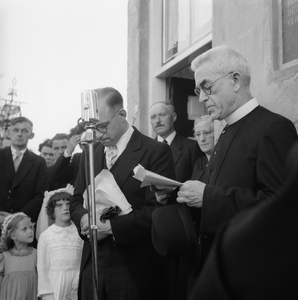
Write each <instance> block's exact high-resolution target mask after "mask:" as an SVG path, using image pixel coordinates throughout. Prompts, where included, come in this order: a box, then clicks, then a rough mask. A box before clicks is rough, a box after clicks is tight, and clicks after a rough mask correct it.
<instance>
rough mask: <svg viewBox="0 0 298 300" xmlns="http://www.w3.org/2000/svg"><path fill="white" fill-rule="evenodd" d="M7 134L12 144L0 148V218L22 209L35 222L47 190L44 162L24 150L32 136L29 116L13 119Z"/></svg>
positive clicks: (0, 219) (31, 124)
mask: <svg viewBox="0 0 298 300" xmlns="http://www.w3.org/2000/svg"><path fill="white" fill-rule="evenodd" d="M9 135H10V139H11V146H10V147H7V148H4V149H0V211H1V217H3V216H4V215H7V214H12V213H16V212H24V213H25V214H26V215H28V216H29V217H30V218H31V220H32V222H36V220H37V218H38V214H39V211H40V208H41V205H42V202H43V197H44V192H45V191H46V190H47V189H48V177H47V166H46V162H45V160H44V159H43V158H42V157H40V156H38V155H36V154H34V153H33V152H31V151H29V150H28V149H27V145H28V142H29V140H30V139H33V137H34V133H33V123H32V122H31V121H30V120H29V119H27V118H25V117H18V118H15V119H13V120H12V123H11V127H10V128H9ZM0 221H3V219H2V218H0Z"/></svg>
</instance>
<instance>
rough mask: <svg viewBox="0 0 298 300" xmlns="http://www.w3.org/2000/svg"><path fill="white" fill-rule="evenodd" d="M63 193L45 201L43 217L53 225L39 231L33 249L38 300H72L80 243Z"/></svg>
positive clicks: (67, 198) (77, 279) (75, 283)
mask: <svg viewBox="0 0 298 300" xmlns="http://www.w3.org/2000/svg"><path fill="white" fill-rule="evenodd" d="M70 197H71V195H70V194H69V193H67V192H57V193H55V194H54V195H52V196H51V197H50V198H49V201H48V203H47V205H46V213H47V215H48V216H49V217H50V218H52V219H54V220H55V223H54V224H53V225H51V226H50V227H48V228H47V229H46V230H45V231H43V232H42V233H41V235H40V237H39V240H38V245H37V271H38V296H39V297H41V298H42V300H45V299H46V300H70V299H71V300H76V299H77V298H78V297H77V292H78V291H77V289H78V281H79V270H80V262H81V254H82V240H81V239H80V237H79V235H78V232H77V228H76V227H75V225H74V224H73V223H72V222H71V220H70V213H69V201H70Z"/></svg>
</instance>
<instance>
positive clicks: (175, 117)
mask: <svg viewBox="0 0 298 300" xmlns="http://www.w3.org/2000/svg"><path fill="white" fill-rule="evenodd" d="M172 118H173V122H175V121H176V120H177V114H176V112H173V114H172Z"/></svg>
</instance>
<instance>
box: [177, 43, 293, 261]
mask: <svg viewBox="0 0 298 300" xmlns="http://www.w3.org/2000/svg"><path fill="white" fill-rule="evenodd" d="M191 67H192V70H193V71H194V72H195V80H196V89H195V93H196V94H197V96H198V100H199V101H200V102H202V103H204V104H205V106H206V108H207V110H208V112H209V114H210V115H211V116H212V118H213V119H217V120H225V121H226V122H227V127H226V128H225V129H224V130H223V131H222V134H221V136H220V137H219V139H218V142H217V144H216V145H215V148H214V151H213V154H212V156H211V158H210V161H209V166H208V168H207V170H206V174H205V176H204V179H203V180H202V181H187V182H185V183H184V184H183V186H182V187H181V188H180V191H179V192H178V198H177V201H178V202H181V203H186V204H187V205H189V206H190V207H202V215H201V228H200V245H201V259H202V261H201V265H202V263H203V262H204V260H205V257H206V256H207V254H208V252H209V249H210V246H211V244H212V242H213V238H214V235H215V233H216V231H217V230H218V228H219V227H220V225H221V224H222V223H223V222H224V221H226V220H229V219H230V218H231V217H233V216H234V215H236V214H237V213H238V212H240V211H242V210H244V209H246V208H248V207H250V206H253V205H256V204H258V203H261V202H265V201H268V202H269V201H271V199H272V198H273V197H274V195H275V194H276V192H277V190H278V188H279V187H280V186H281V184H282V183H283V181H284V178H285V177H286V172H285V157H286V156H287V154H288V151H289V149H291V147H292V146H293V144H294V143H295V141H296V140H297V132H296V129H295V126H294V125H293V123H292V122H291V121H290V120H288V119H286V118H285V117H283V116H281V115H278V114H276V113H273V112H271V111H269V110H268V109H266V108H264V107H262V106H260V105H259V103H258V101H257V99H256V98H254V97H252V95H251V93H250V80H251V75H250V67H249V65H248V63H247V61H246V59H245V58H244V57H243V56H242V55H241V54H240V53H238V52H237V51H235V50H234V49H232V48H230V47H228V46H219V47H215V48H213V49H211V50H209V51H207V52H205V53H203V54H201V55H200V56H199V57H197V58H196V59H195V60H194V61H193V62H192V64H191Z"/></svg>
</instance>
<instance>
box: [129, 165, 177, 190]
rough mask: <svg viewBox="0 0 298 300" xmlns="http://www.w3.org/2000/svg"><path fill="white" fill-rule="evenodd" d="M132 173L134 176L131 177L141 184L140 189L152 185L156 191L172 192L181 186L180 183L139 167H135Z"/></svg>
mask: <svg viewBox="0 0 298 300" xmlns="http://www.w3.org/2000/svg"><path fill="white" fill-rule="evenodd" d="M133 172H134V174H135V175H134V176H133V177H134V178H136V179H138V180H140V181H141V182H142V184H141V187H145V186H148V185H154V186H155V187H156V188H158V189H173V190H174V189H175V188H176V187H179V186H182V183H181V182H179V181H175V180H173V179H169V178H167V177H164V176H161V175H159V174H156V173H154V172H151V171H148V170H146V169H145V168H144V167H143V166H141V165H137V166H136V167H135V168H134V169H133Z"/></svg>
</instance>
